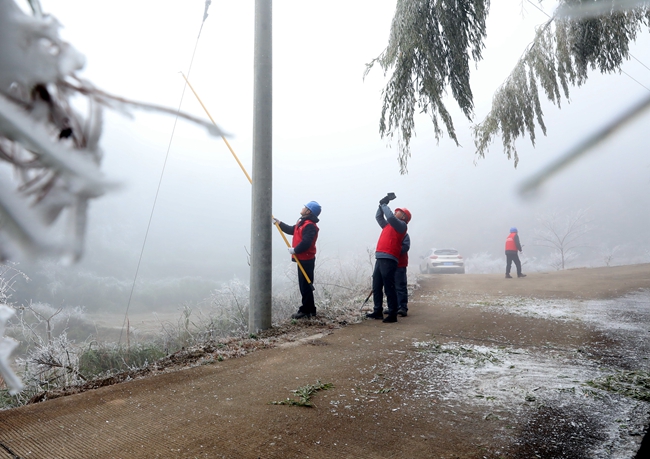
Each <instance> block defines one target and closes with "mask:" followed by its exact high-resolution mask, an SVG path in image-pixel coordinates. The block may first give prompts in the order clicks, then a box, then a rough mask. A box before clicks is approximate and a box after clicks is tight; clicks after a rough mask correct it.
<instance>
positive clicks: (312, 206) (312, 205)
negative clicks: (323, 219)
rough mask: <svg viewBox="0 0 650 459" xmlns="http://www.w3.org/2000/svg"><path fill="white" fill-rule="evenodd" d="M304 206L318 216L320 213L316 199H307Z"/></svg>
mask: <svg viewBox="0 0 650 459" xmlns="http://www.w3.org/2000/svg"><path fill="white" fill-rule="evenodd" d="M305 207H306V208H307V209H309V210H310V211H311V213H312V214H314V215H315V216H317V217H318V216H319V215H320V211H321V206H320V204H318V203H317V202H316V201H309V202H308V203H307V204H305Z"/></svg>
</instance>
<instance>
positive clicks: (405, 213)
mask: <svg viewBox="0 0 650 459" xmlns="http://www.w3.org/2000/svg"><path fill="white" fill-rule="evenodd" d="M398 210H401V211H402V212H404V215H406V223H408V222H410V221H411V211H409V210H408V209H407V208H406V207H398V208H397V209H395V212H397V211H398Z"/></svg>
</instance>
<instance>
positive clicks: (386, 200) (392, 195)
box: [379, 193, 397, 206]
mask: <svg viewBox="0 0 650 459" xmlns="http://www.w3.org/2000/svg"><path fill="white" fill-rule="evenodd" d="M396 197H397V196H395V193H388V194H387V195H386V196H384V197H383V198H381V201H379V205H380V206H381V205H382V204H386V205H388V203H389V202H390V201H392V200H393V199H395V198H396Z"/></svg>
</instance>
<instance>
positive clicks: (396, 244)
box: [375, 225, 406, 260]
mask: <svg viewBox="0 0 650 459" xmlns="http://www.w3.org/2000/svg"><path fill="white" fill-rule="evenodd" d="M404 236H406V231H404V234H400V233H398V232H397V230H396V229H395V228H393V227H392V226H391V225H386V226H384V229H382V230H381V234H380V235H379V240H378V241H377V248H376V249H375V250H376V251H377V252H383V253H387V254H389V255H392V256H394V257H395V258H396V259H398V260H399V258H400V253H401V252H402V240H403V239H404Z"/></svg>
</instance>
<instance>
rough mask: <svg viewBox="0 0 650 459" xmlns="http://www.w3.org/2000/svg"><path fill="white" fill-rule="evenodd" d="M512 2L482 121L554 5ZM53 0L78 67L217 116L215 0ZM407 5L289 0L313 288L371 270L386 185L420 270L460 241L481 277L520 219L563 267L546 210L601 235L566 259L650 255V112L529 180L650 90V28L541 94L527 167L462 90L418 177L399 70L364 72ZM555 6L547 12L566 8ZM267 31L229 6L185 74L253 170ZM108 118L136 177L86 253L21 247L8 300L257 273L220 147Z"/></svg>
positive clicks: (183, 127)
mask: <svg viewBox="0 0 650 459" xmlns="http://www.w3.org/2000/svg"><path fill="white" fill-rule="evenodd" d="M496 3H497V2H493V4H492V5H491V13H490V16H489V21H488V29H487V41H486V49H485V50H484V54H483V56H484V59H483V61H482V62H481V63H479V65H478V67H477V68H475V69H473V72H472V88H473V91H474V101H475V119H474V122H475V123H478V122H480V121H482V119H483V117H484V116H485V115H486V114H487V113H488V111H489V108H490V103H491V99H492V95H493V94H494V92H495V90H496V89H497V88H498V87H499V85H500V84H501V83H502V82H503V81H504V80H505V78H506V77H507V76H508V74H509V72H510V71H511V70H512V68H513V67H514V65H515V63H516V62H517V60H518V59H519V57H520V56H521V54H522V53H523V51H524V49H525V48H526V46H527V45H528V44H529V43H530V42H531V41H532V39H533V36H534V31H535V26H537V25H540V24H542V23H543V22H545V21H546V20H547V19H548V17H547V16H546V15H545V14H544V13H543V12H542V11H540V10H539V9H538V8H536V7H534V6H532V5H531V4H530V3H526V2H521V1H519V0H509V1H503V2H498V4H496ZM42 5H43V8H44V9H45V10H46V11H47V12H49V13H51V14H53V15H54V16H55V17H57V18H58V19H59V21H60V22H61V24H62V25H63V30H62V36H63V38H64V39H66V40H68V41H69V42H70V43H71V44H72V45H73V46H75V47H76V48H77V49H78V50H79V51H80V52H82V53H83V54H84V55H85V56H86V58H87V66H86V69H85V72H84V73H82V75H83V76H84V77H85V78H87V79H89V80H90V81H92V82H93V83H94V84H95V85H97V86H98V87H99V88H101V89H103V90H105V91H108V92H110V93H113V94H118V95H121V96H124V97H127V98H130V99H135V100H140V101H145V102H149V103H155V104H158V105H164V106H167V107H171V108H178V107H179V104H180V108H181V109H182V110H183V111H186V112H189V113H192V114H194V115H196V116H199V117H201V118H206V115H205V113H204V112H203V110H202V108H201V107H200V105H199V103H198V102H197V101H196V99H195V97H194V96H193V94H192V93H191V92H190V90H189V89H184V80H183V78H182V77H181V75H180V73H179V72H180V71H183V72H185V73H186V74H187V73H188V69H189V66H190V61H191V58H192V53H193V51H194V46H195V44H196V39H197V35H198V33H199V29H200V27H201V20H202V18H203V12H204V7H205V3H204V1H202V0H186V1H184V2H156V1H153V0H141V1H138V2H127V1H123V0H114V1H112V2H81V3H80V2H75V1H72V0H59V1H56V2H55V1H53V0H42ZM394 7H395V1H394V0H393V1H384V0H358V1H355V2H353V3H352V4H351V3H350V2H344V1H338V0H336V1H332V2H328V3H327V5H326V6H325V7H324V6H322V4H320V5H311V4H306V3H305V2H299V1H289V0H287V1H284V2H277V3H276V4H275V5H274V9H273V33H274V38H273V39H274V42H273V53H274V54H273V72H274V73H273V110H274V117H273V168H274V169H273V180H274V182H273V203H274V204H273V214H274V215H275V217H277V218H279V219H280V220H282V221H285V222H287V223H290V224H291V223H293V222H295V221H296V220H297V218H298V217H299V211H300V209H301V208H302V206H303V205H304V204H305V203H306V202H308V201H311V200H315V201H318V202H319V203H320V204H321V205H322V207H323V211H322V214H321V216H320V219H321V222H320V223H319V227H320V233H319V239H318V246H317V248H318V254H317V265H316V266H317V267H316V274H315V282H314V284H315V286H316V287H317V288H318V283H319V276H322V273H324V272H326V271H327V270H337V269H341V268H340V267H341V266H342V265H347V264H353V263H360V261H362V262H363V263H365V264H367V267H368V276H370V273H371V264H370V262H369V261H368V260H369V251H371V252H372V250H373V249H374V246H375V244H376V241H377V238H378V236H379V232H380V228H379V226H378V225H377V223H376V222H375V219H374V215H375V211H376V208H377V203H378V201H379V199H380V198H382V197H383V196H384V195H385V194H386V193H387V192H389V191H392V192H395V193H396V195H397V199H396V200H395V201H393V202H392V203H391V207H392V208H393V209H394V208H395V207H407V208H408V209H409V210H410V211H411V212H412V214H413V219H412V221H411V223H410V224H409V234H410V237H411V243H412V247H411V252H410V257H411V265H410V271H409V273H410V275H411V276H415V274H416V273H417V272H418V267H417V264H418V262H419V256H421V255H423V254H424V253H425V252H426V251H427V250H428V249H429V248H431V247H439V248H440V247H454V248H456V249H458V250H459V251H460V253H461V254H462V255H463V256H464V257H465V258H466V259H467V263H468V270H467V271H468V272H470V273H471V272H500V271H504V270H505V266H504V265H505V257H504V255H503V251H504V244H505V238H506V236H507V235H508V230H509V228H510V227H511V226H516V227H517V228H518V229H519V235H520V239H521V242H522V244H524V252H523V255H522V262H524V263H525V265H524V271H525V272H536V271H545V270H549V269H555V268H554V267H553V266H552V253H551V250H550V249H548V248H544V247H539V246H536V245H535V243H534V242H535V241H534V236H535V231H536V230H538V229H539V219H540V218H544V216H546V215H549V214H551V213H557V214H558V215H570V214H572V213H575V212H577V211H580V210H584V211H586V214H587V215H588V217H589V220H590V222H591V227H592V229H591V230H590V231H589V232H588V233H587V234H585V235H584V247H582V248H580V249H579V255H578V256H577V257H575V259H573V260H572V261H571V263H570V265H569V266H570V267H582V266H603V265H604V264H606V263H611V264H631V263H640V262H648V261H650V243H649V242H648V238H647V234H648V229H649V228H650V217H649V214H648V211H647V209H648V200H649V199H650V198H649V197H648V196H650V174H649V172H650V159H649V158H648V155H647V126H648V122H649V121H650V114H648V113H645V114H644V115H642V116H639V117H637V118H636V119H635V120H634V121H633V122H631V123H629V124H627V125H625V126H624V127H623V128H621V129H619V130H618V132H617V133H616V134H615V135H613V136H612V137H611V138H609V139H608V140H607V141H605V142H603V143H601V144H599V145H598V146H597V147H596V148H594V149H593V150H591V151H590V152H589V154H588V155H587V156H585V157H584V158H582V159H581V160H579V161H577V162H575V163H573V164H572V165H571V166H570V167H567V168H566V169H565V170H563V171H562V172H561V173H560V174H558V175H557V176H555V177H553V178H552V179H551V180H549V181H548V182H547V183H546V184H545V186H544V187H543V188H542V189H541V190H540V192H539V193H538V194H537V195H536V196H534V197H531V198H526V199H524V198H522V197H521V196H520V195H519V194H518V192H517V187H518V186H520V185H521V184H522V183H523V181H525V180H526V179H527V178H529V177H530V176H531V175H532V174H534V173H535V172H537V171H539V170H540V169H541V168H543V167H544V166H545V165H547V164H549V163H551V162H552V161H554V160H555V159H557V158H558V157H561V156H562V155H563V154H564V153H566V152H567V151H568V150H569V149H570V148H572V147H573V146H575V145H576V144H578V143H580V142H581V141H583V140H584V139H585V138H586V137H588V136H589V135H591V134H593V133H594V132H596V131H597V130H598V129H599V128H601V127H602V126H604V125H606V124H607V123H608V122H609V121H610V120H612V119H613V118H616V117H617V116H618V115H619V114H621V113H622V112H624V111H625V110H626V109H627V108H628V107H630V106H631V105H633V104H634V103H635V102H636V101H638V100H639V99H640V98H642V97H645V96H647V93H648V91H649V89H648V88H649V87H650V69H649V68H648V66H650V57H649V56H650V54H649V53H648V50H650V37H649V36H648V34H647V33H644V34H642V35H640V38H639V40H638V41H637V43H636V44H634V45H633V46H632V48H631V54H632V55H633V56H634V58H633V59H630V61H629V62H627V63H626V64H624V66H623V70H624V72H625V73H622V74H612V75H600V74H595V73H593V74H591V75H590V78H589V80H588V81H587V82H586V84H585V85H584V86H583V87H581V88H572V89H571V101H570V103H563V105H562V107H561V109H558V108H557V107H555V106H554V105H552V104H550V103H548V102H547V103H545V104H543V107H542V108H543V111H544V114H545V116H546V119H545V123H546V126H547V136H544V135H543V134H542V133H541V132H540V131H537V133H536V134H537V139H536V145H535V146H534V147H533V146H532V145H531V144H530V142H529V141H528V140H519V141H518V143H517V147H518V150H519V156H520V158H521V160H520V163H519V165H518V167H517V168H516V169H515V168H514V164H513V162H512V161H511V160H508V159H507V158H506V157H505V155H504V153H503V150H502V148H501V144H500V143H499V142H495V143H494V144H493V146H492V148H491V149H490V152H489V155H488V156H487V157H486V158H484V159H479V158H477V157H476V156H475V154H474V152H475V150H474V144H473V140H472V136H471V125H472V123H471V122H470V121H469V120H467V119H465V118H464V117H463V115H462V113H461V112H460V110H458V109H457V106H456V105H455V102H453V101H451V99H450V101H449V102H448V105H447V107H448V108H449V109H450V111H451V113H452V115H453V116H454V124H455V127H456V133H457V136H458V138H459V141H460V143H461V147H457V146H456V145H455V144H454V143H453V141H450V140H449V139H447V138H444V139H442V140H441V141H440V142H439V143H437V142H436V140H435V138H434V135H433V129H432V126H431V122H430V120H429V119H428V117H427V116H426V115H420V116H419V117H418V119H417V121H416V130H417V137H415V138H414V139H413V140H412V144H411V151H412V157H411V158H410V160H409V165H408V171H409V172H408V174H407V175H400V174H399V165H398V162H397V149H396V148H391V144H390V142H388V141H386V140H383V139H381V138H380V137H379V133H378V131H379V118H380V110H381V91H382V89H383V86H384V84H385V82H386V78H385V77H384V75H383V74H382V73H381V71H380V70H379V69H373V70H372V71H371V72H370V74H369V75H368V76H367V77H366V78H365V80H364V79H363V73H364V70H365V64H366V63H368V62H370V61H371V60H372V59H373V58H375V57H376V56H378V55H379V54H380V53H381V51H382V50H383V49H384V48H385V46H386V45H387V42H388V34H389V29H390V23H391V19H392V16H393V13H394ZM540 7H541V8H543V9H544V10H545V11H546V13H549V14H550V13H551V12H552V11H553V9H554V7H555V2H546V1H545V2H543V3H542V4H541V5H540ZM253 26H254V2H213V4H212V6H211V7H210V10H209V17H208V18H207V20H206V21H205V24H204V27H203V29H202V32H201V36H200V39H199V41H198V46H197V48H196V54H195V57H194V61H193V64H192V66H191V72H190V73H189V79H190V82H191V83H192V85H193V87H194V88H195V90H196V91H197V92H198V94H199V95H200V97H201V99H202V100H203V102H204V104H205V105H206V106H207V108H208V109H209V110H210V113H211V115H212V117H213V118H214V119H215V121H216V122H217V123H218V124H219V125H220V126H221V127H222V128H223V129H225V130H226V131H227V132H229V133H231V136H230V137H229V142H230V144H231V146H232V147H233V149H234V151H235V152H236V154H237V155H238V157H239V158H240V160H241V161H242V163H243V164H244V166H245V167H246V168H247V170H248V171H249V172H250V171H251V157H252V151H251V150H252V109H253V94H252V88H253V81H252V75H253V39H254V34H253ZM181 97H182V103H181ZM105 114H106V119H105V124H104V134H103V138H102V146H103V150H104V154H105V157H104V160H103V166H102V168H103V170H104V172H105V174H106V176H107V177H108V178H110V179H113V180H116V181H118V182H120V183H121V184H122V186H121V188H120V189H119V190H117V191H115V192H113V193H111V194H109V195H107V196H104V197H102V198H101V199H99V200H97V201H95V202H92V203H91V210H90V218H89V230H88V237H87V243H86V253H85V256H84V257H83V259H82V261H81V262H80V263H78V264H77V265H73V266H62V265H61V264H59V263H56V262H53V261H47V260H45V261H41V262H38V263H28V262H26V261H22V262H21V263H20V264H19V265H18V268H19V269H20V270H22V271H23V272H25V273H26V274H27V276H28V277H29V278H30V279H31V280H30V281H29V282H25V281H23V280H22V279H19V280H18V282H17V284H16V286H15V293H14V296H13V298H12V299H13V300H14V301H28V300H34V301H42V302H47V303H50V304H52V305H54V306H61V305H68V306H84V307H86V308H87V309H88V310H91V311H100V310H107V309H111V310H114V311H116V312H118V313H119V312H123V311H125V310H126V308H127V304H128V302H129V298H130V297H131V301H132V306H131V308H133V309H138V308H140V309H142V308H159V309H168V308H175V307H177V306H178V305H179V304H182V303H185V302H199V301H201V300H202V299H204V298H206V297H207V296H208V295H209V293H210V291H211V290H214V289H215V288H218V287H219V286H220V285H222V284H223V283H226V282H229V281H231V280H233V279H240V280H242V281H244V282H247V281H248V276H249V266H248V250H250V222H251V215H250V207H251V187H250V184H249V183H248V181H247V180H246V178H245V177H244V175H243V174H242V172H241V170H240V169H239V167H238V165H237V163H236V162H235V160H234V159H233V158H232V155H231V154H230V152H229V151H228V149H227V147H226V145H225V144H224V142H223V141H222V140H221V139H220V138H218V137H211V136H209V135H208V134H207V133H206V132H205V131H204V130H203V129H201V128H199V127H197V126H194V125H192V124H190V123H188V122H185V121H182V120H179V121H176V119H175V118H174V117H173V116H163V115H160V114H150V113H143V112H137V113H135V115H134V116H133V117H129V116H125V115H124V114H121V113H117V112H111V111H107V112H106V113H105ZM254 179H255V177H253V180H254ZM156 196H157V198H156ZM154 200H156V203H155V207H154ZM269 224H271V222H269ZM147 229H148V232H147ZM145 238H146V243H145ZM273 244H274V245H273V260H269V263H272V265H273V268H274V284H276V285H277V286H278V287H281V286H282V285H285V284H288V285H291V283H292V282H294V281H295V277H296V273H295V269H296V268H295V265H294V264H293V263H291V261H290V257H289V255H288V253H287V251H286V247H285V244H284V242H283V241H282V238H281V237H280V236H279V235H277V236H275V239H274V243H273ZM608 256H609V257H610V259H609V260H606V259H607V257H608ZM138 266H139V271H138ZM136 271H138V274H137V282H136V283H135V285H133V282H134V279H135V275H136ZM369 285H370V284H369Z"/></svg>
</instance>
